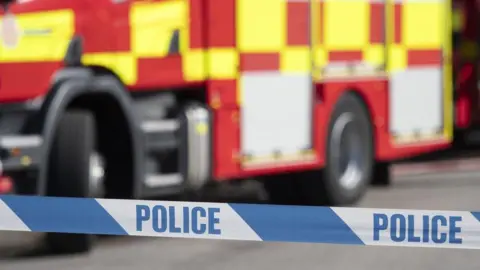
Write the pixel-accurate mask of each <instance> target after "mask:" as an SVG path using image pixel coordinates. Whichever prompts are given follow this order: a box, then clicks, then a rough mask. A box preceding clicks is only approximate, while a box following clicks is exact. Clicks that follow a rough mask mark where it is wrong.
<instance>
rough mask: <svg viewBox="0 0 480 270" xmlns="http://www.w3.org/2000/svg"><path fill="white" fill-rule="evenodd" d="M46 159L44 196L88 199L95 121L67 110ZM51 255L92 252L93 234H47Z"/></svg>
mask: <svg viewBox="0 0 480 270" xmlns="http://www.w3.org/2000/svg"><path fill="white" fill-rule="evenodd" d="M54 136H55V138H54V141H53V145H52V150H51V153H50V159H49V178H48V181H49V182H48V195H49V196H58V197H80V198H83V197H91V196H92V195H93V194H92V190H91V189H92V188H91V183H90V173H91V172H90V162H91V156H92V154H93V153H94V149H95V144H96V129H95V120H94V117H93V115H92V114H91V113H89V112H87V111H68V112H66V113H65V115H64V116H63V117H62V119H61V120H60V123H59V125H58V129H57V130H56V132H55V135H54ZM46 242H47V245H48V247H49V248H50V250H51V251H52V252H54V253H83V252H88V251H90V250H91V249H92V247H93V246H94V242H95V236H94V235H85V234H64V233H49V234H47V236H46Z"/></svg>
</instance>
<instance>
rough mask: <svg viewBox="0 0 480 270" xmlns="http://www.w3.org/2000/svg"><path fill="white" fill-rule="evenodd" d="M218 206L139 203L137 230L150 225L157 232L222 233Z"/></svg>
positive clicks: (139, 230)
mask: <svg viewBox="0 0 480 270" xmlns="http://www.w3.org/2000/svg"><path fill="white" fill-rule="evenodd" d="M219 213H220V208H218V207H201V206H195V207H189V206H183V207H175V206H164V205H155V206H153V207H150V206H148V205H137V209H136V216H137V226H136V228H137V231H138V232H141V231H143V230H144V226H148V227H149V228H151V229H152V230H153V231H155V232H157V233H176V234H181V233H183V234H211V235H220V234H221V233H222V231H221V229H220V228H219V227H218V226H219V222H220V219H219V217H218V214H219Z"/></svg>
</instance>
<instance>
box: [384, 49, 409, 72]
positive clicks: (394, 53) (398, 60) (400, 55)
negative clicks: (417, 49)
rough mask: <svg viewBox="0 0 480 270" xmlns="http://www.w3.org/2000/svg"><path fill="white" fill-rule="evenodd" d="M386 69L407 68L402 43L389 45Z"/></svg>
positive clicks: (405, 54)
mask: <svg viewBox="0 0 480 270" xmlns="http://www.w3.org/2000/svg"><path fill="white" fill-rule="evenodd" d="M388 56H389V57H388V63H387V69H388V71H389V72H393V71H401V70H405V69H406V68H407V50H406V48H405V46H403V45H391V46H389V52H388Z"/></svg>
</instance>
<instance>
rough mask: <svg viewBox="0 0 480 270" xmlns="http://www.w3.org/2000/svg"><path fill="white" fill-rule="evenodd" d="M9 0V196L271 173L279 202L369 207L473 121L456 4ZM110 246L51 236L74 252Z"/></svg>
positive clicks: (126, 191) (0, 139)
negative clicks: (404, 165)
mask: <svg viewBox="0 0 480 270" xmlns="http://www.w3.org/2000/svg"><path fill="white" fill-rule="evenodd" d="M1 2H2V3H3V10H2V13H1V29H0V30H1V44H0V148H1V149H2V155H1V164H2V175H3V176H2V178H1V180H0V181H1V182H2V183H3V184H2V185H0V186H1V187H3V188H4V192H7V191H11V190H9V189H10V188H11V187H13V188H14V189H15V193H17V194H33V195H46V196H66V197H91V196H93V197H107V198H126V199H128V198H149V197H153V196H160V195H171V194H180V193H184V192H188V191H196V190H199V189H201V188H202V187H205V186H206V185H209V184H211V183H218V182H226V181H239V180H242V179H249V178H255V179H258V180H259V181H261V182H262V183H263V184H264V186H265V190H266V192H267V193H268V195H269V197H270V200H271V201H272V202H273V203H280V204H297V205H323V204H328V205H346V204H352V203H355V202H357V201H358V200H359V199H361V198H362V197H363V195H364V194H365V192H366V190H367V187H368V185H369V184H370V183H373V184H381V185H386V184H388V183H389V181H390V177H389V174H388V166H389V164H390V163H391V162H392V161H394V160H397V159H402V158H406V157H414V156H416V155H419V154H422V153H428V152H431V151H435V150H440V149H443V148H446V147H449V146H450V145H451V142H452V140H453V131H454V123H455V120H454V113H453V112H454V108H456V109H457V110H458V111H462V112H465V111H466V109H465V108H468V110H470V109H469V108H470V107H468V106H470V105H465V104H466V103H465V102H464V99H462V97H463V96H462V95H464V94H459V101H458V103H455V102H454V99H453V98H454V91H453V82H452V81H453V79H452V78H453V75H454V73H453V71H452V52H453V49H452V33H453V32H452V23H451V22H452V20H451V18H452V3H451V2H450V1H448V0H355V1H351V0H349V1H347V0H300V1H298V0H295V1H287V0H285V1H283V0H262V1H259V0H82V1H77V0H17V1H14V0H1ZM459 2H463V1H459ZM467 2H468V1H467ZM462 29H463V28H462ZM475 29H476V28H475ZM459 31H460V32H462V31H463V30H459ZM462 33H463V32H462ZM464 36H465V35H463V34H460V37H464ZM473 73H474V72H473V71H472V72H471V74H470V75H469V74H466V75H465V78H467V79H465V78H463V79H461V80H460V81H458V82H457V83H459V84H461V83H465V82H466V81H469V80H470V81H471V78H472V76H475V75H473ZM462 89H463V88H462ZM465 91H466V92H468V91H467V90H465ZM462 93H464V92H462ZM469 93H470V92H469ZM470 101H471V100H470ZM467 103H468V102H467ZM455 106H456V107H455ZM458 115H465V114H461V113H460V114H458ZM468 115H470V114H469V113H468ZM456 117H457V118H455V119H460V118H461V119H464V118H462V117H463V116H462V117H460V116H456ZM465 119H466V118H465ZM467 122H468V121H467ZM462 123H463V122H462ZM93 239H94V238H93V236H90V235H68V234H67V235H65V234H49V235H48V236H47V240H48V243H49V245H50V246H51V247H52V248H53V249H54V250H56V251H59V252H79V251H88V250H89V249H90V248H91V247H92V244H93Z"/></svg>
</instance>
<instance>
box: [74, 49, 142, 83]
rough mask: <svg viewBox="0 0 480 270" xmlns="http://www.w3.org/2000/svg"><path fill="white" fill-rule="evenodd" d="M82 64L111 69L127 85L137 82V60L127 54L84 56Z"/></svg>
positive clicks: (93, 54)
mask: <svg viewBox="0 0 480 270" xmlns="http://www.w3.org/2000/svg"><path fill="white" fill-rule="evenodd" d="M82 62H83V64H85V65H99V66H103V67H106V68H109V69H111V70H112V71H113V72H114V73H115V74H118V76H119V77H120V79H121V80H122V82H123V83H125V84H127V85H131V84H134V83H135V82H136V81H137V60H136V59H135V57H134V56H133V55H131V54H129V53H92V54H85V55H83V56H82Z"/></svg>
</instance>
